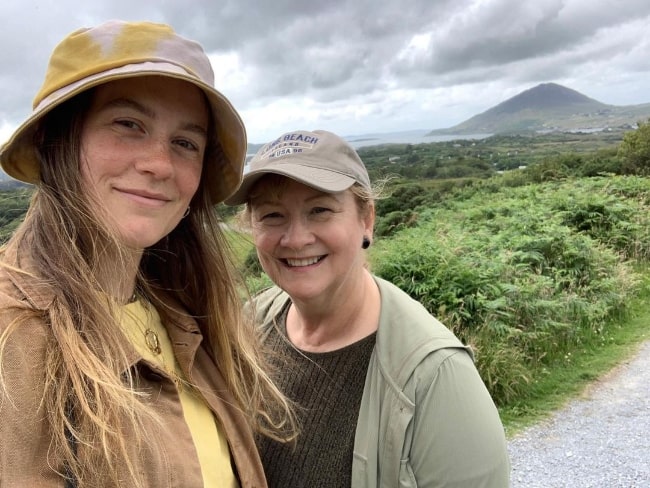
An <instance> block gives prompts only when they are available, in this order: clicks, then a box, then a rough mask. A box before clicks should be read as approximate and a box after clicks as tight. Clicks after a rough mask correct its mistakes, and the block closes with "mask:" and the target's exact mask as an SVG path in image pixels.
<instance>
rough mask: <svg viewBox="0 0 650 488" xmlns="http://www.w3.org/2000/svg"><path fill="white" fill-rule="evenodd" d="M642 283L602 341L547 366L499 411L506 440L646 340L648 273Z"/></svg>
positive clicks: (649, 307)
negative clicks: (523, 392) (625, 312)
mask: <svg viewBox="0 0 650 488" xmlns="http://www.w3.org/2000/svg"><path fill="white" fill-rule="evenodd" d="M644 280H645V284H644V288H643V291H642V292H641V293H640V295H639V296H638V297H637V298H635V299H634V300H633V303H631V304H630V310H629V315H628V316H627V317H626V318H624V319H622V320H617V321H615V322H614V323H612V324H610V325H611V327H609V328H608V329H609V336H608V337H607V340H606V341H599V342H597V343H592V344H586V345H584V347H582V348H576V349H575V350H574V351H572V352H571V356H570V357H569V358H567V359H568V360H567V361H566V362H563V363H556V364H554V365H552V366H549V367H548V368H547V372H546V376H544V377H542V378H539V379H538V380H537V381H535V382H534V383H533V384H531V385H530V395H529V396H528V397H526V398H525V399H523V400H521V401H520V402H515V403H513V404H511V405H509V406H507V407H502V408H500V409H499V413H500V415H501V420H502V421H503V424H504V427H505V430H506V434H507V435H508V436H509V437H510V436H512V435H514V434H516V433H517V432H519V431H520V430H522V429H524V428H526V427H528V426H530V425H532V424H535V423H536V422H539V421H540V420H542V419H545V418H547V417H548V416H549V415H551V414H552V413H553V412H555V411H557V410H558V409H560V408H562V407H563V406H564V405H566V403H567V402H569V401H570V400H572V399H574V398H576V397H578V396H579V395H580V394H581V393H582V392H584V391H585V389H586V388H587V387H588V386H589V385H591V384H592V383H593V382H595V381H598V380H599V378H601V377H602V376H603V375H605V374H606V373H608V372H609V371H611V370H612V369H613V368H615V367H616V366H617V365H618V364H621V363H622V362H624V361H625V360H626V359H628V358H630V357H631V356H633V355H634V354H635V353H636V352H637V351H638V349H639V347H640V346H641V344H643V343H644V342H645V341H648V340H650V273H649V272H648V271H647V270H646V271H645V272H644Z"/></svg>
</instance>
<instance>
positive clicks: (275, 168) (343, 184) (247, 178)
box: [224, 162, 356, 205]
mask: <svg viewBox="0 0 650 488" xmlns="http://www.w3.org/2000/svg"><path fill="white" fill-rule="evenodd" d="M267 174H277V175H281V176H286V177H287V178H291V179H292V180H295V181H297V182H299V183H302V184H304V185H307V186H309V187H311V188H314V189H316V190H319V191H323V192H325V193H338V192H341V191H345V190H347V189H348V188H350V187H351V186H352V185H354V183H355V182H356V181H355V179H354V178H351V177H350V176H347V175H344V174H342V173H338V172H336V171H330V170H325V169H322V168H315V167H313V166H310V165H309V164H304V163H302V164H301V163H296V162H291V163H286V162H278V163H277V164H271V165H267V166H266V167H264V168H261V169H258V170H253V171H250V172H248V173H246V174H245V175H244V179H243V181H242V184H241V186H240V187H239V189H238V190H237V191H236V192H235V193H233V194H232V195H231V196H230V197H229V198H227V199H226V200H225V201H224V203H225V204H226V205H240V204H242V203H246V202H247V201H248V197H249V194H250V192H251V190H252V189H253V186H254V185H255V183H257V182H258V181H259V180H260V179H261V178H262V177H263V176H265V175H267Z"/></svg>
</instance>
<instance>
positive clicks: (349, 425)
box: [258, 310, 376, 488]
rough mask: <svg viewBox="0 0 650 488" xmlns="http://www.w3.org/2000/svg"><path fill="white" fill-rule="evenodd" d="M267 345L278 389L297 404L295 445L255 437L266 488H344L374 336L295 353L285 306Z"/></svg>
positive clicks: (346, 483) (349, 482) (296, 350)
mask: <svg viewBox="0 0 650 488" xmlns="http://www.w3.org/2000/svg"><path fill="white" fill-rule="evenodd" d="M280 318H281V320H280V323H279V324H278V326H279V327H276V328H274V329H273V330H272V331H271V333H270V335H269V336H268V338H267V344H268V345H269V346H270V347H271V349H272V350H274V351H276V352H277V353H278V354H277V357H275V361H277V362H278V366H279V370H278V371H279V373H280V377H279V378H276V380H277V381H278V386H279V387H280V389H281V390H282V391H283V392H284V393H285V394H286V395H287V396H288V397H289V398H290V399H292V400H293V401H294V402H296V404H297V405H299V406H300V408H299V410H298V412H297V413H298V416H299V419H300V422H301V425H300V435H299V436H298V439H297V441H296V442H295V443H294V444H281V443H279V442H275V441H273V440H272V439H268V438H260V439H258V445H259V448H260V455H261V457H262V463H263V465H264V470H265V472H266V477H267V480H268V484H269V487H270V488H321V487H322V488H325V487H327V488H349V487H350V486H351V477H352V456H353V449H354V435H355V430H356V425H357V418H358V416H359V406H360V404H361V396H362V394H363V387H364V383H365V380H366V372H367V370H368V363H369V362H370V355H371V354H372V350H373V348H374V346H375V335H376V334H374V333H373V334H371V335H369V336H367V337H366V338H364V339H361V340H360V341H358V342H356V343H354V344H351V345H349V346H346V347H344V348H342V349H338V350H336V351H331V352H324V353H313V352H306V351H300V350H298V349H296V348H295V346H293V345H292V344H291V343H290V342H289V340H288V339H287V337H286V310H285V311H284V313H283V314H282V316H281V317H280Z"/></svg>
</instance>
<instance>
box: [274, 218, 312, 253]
mask: <svg viewBox="0 0 650 488" xmlns="http://www.w3.org/2000/svg"><path fill="white" fill-rule="evenodd" d="M314 241H315V238H314V233H313V232H312V231H311V229H310V228H309V225H308V224H307V223H306V222H304V221H303V220H302V219H293V220H291V222H290V223H289V224H288V225H287V227H286V229H285V231H284V233H283V234H282V237H281V239H280V244H281V245H282V246H284V247H288V248H291V249H296V250H298V249H302V248H303V247H305V246H307V245H309V244H312V243H313V242H314Z"/></svg>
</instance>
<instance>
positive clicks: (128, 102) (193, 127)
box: [104, 98, 208, 138]
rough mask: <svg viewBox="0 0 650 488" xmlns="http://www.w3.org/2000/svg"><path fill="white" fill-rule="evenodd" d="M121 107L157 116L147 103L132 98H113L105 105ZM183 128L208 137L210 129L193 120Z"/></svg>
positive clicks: (151, 116) (148, 115) (153, 116)
mask: <svg viewBox="0 0 650 488" xmlns="http://www.w3.org/2000/svg"><path fill="white" fill-rule="evenodd" d="M114 107H116V108H120V107H125V108H130V109H133V110H135V111H136V112H140V113H141V114H143V115H145V116H147V117H150V118H152V119H155V118H156V113H155V112H154V111H153V110H151V109H150V108H149V107H147V106H146V105H143V104H141V103H140V102H137V101H135V100H133V99H131V98H114V99H113V100H110V101H109V102H107V103H106V104H105V105H104V108H114ZM181 129H183V130H188V131H191V132H195V133H197V134H199V135H202V136H205V137H206V138H207V136H208V131H207V129H206V128H205V127H203V126H202V125H200V124H194V123H191V122H188V123H186V124H185V125H183V126H182V127H181Z"/></svg>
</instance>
